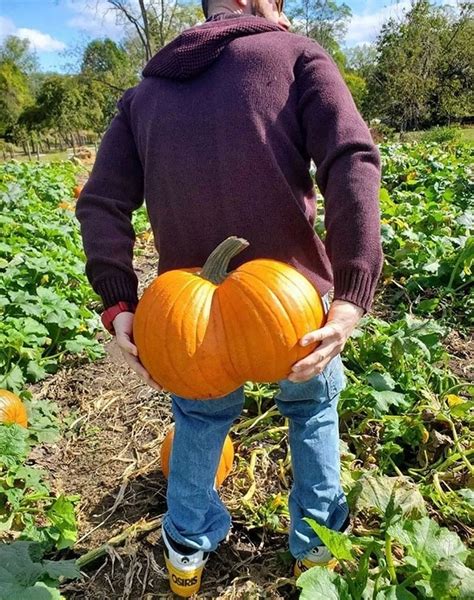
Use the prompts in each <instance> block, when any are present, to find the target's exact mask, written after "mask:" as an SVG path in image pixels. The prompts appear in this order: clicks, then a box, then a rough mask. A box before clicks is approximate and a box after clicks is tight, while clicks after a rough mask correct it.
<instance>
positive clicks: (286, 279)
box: [265, 261, 320, 312]
mask: <svg viewBox="0 0 474 600" xmlns="http://www.w3.org/2000/svg"><path fill="white" fill-rule="evenodd" d="M276 262H279V261H276ZM280 264H284V265H285V266H287V265H286V263H280ZM265 267H266V268H268V269H270V270H271V271H273V272H274V273H278V274H280V275H281V276H282V277H284V279H285V281H286V282H287V283H289V284H291V285H293V286H294V287H296V288H297V289H298V291H300V288H299V287H298V284H297V283H296V282H295V281H294V279H292V278H291V277H289V276H288V274H287V273H285V272H283V271H280V270H279V269H277V268H276V267H275V266H274V265H272V264H271V262H270V261H269V262H268V263H266V264H265ZM295 270H296V269H295ZM296 272H297V273H298V275H301V277H303V278H304V275H303V274H302V273H300V272H299V271H297V270H296ZM305 281H307V282H308V283H309V284H310V285H311V287H312V288H313V289H314V291H315V293H316V296H317V297H318V298H319V297H320V296H319V293H318V291H317V290H316V288H315V287H314V286H313V285H312V284H311V283H310V282H309V281H308V280H307V279H306V278H305ZM301 296H302V299H303V300H304V302H305V303H306V306H307V307H308V308H309V309H310V311H311V312H313V311H314V307H313V306H311V304H310V303H309V301H308V298H307V296H306V294H301Z"/></svg>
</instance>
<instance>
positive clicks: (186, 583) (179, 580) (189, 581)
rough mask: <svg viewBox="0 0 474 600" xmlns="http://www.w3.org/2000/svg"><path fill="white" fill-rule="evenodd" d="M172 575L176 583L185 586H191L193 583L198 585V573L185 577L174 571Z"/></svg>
mask: <svg viewBox="0 0 474 600" xmlns="http://www.w3.org/2000/svg"><path fill="white" fill-rule="evenodd" d="M171 577H172V579H173V581H174V583H176V585H182V586H183V587H190V586H191V585H196V583H197V582H198V578H197V575H195V576H194V577H192V578H191V579H184V578H183V577H178V576H177V575H175V574H174V573H172V574H171Z"/></svg>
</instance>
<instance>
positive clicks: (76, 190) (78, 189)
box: [73, 184, 83, 199]
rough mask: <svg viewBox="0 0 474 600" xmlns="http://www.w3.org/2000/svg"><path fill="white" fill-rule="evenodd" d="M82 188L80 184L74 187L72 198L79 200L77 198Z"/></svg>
mask: <svg viewBox="0 0 474 600" xmlns="http://www.w3.org/2000/svg"><path fill="white" fill-rule="evenodd" d="M82 187H83V186H82V185H80V184H78V185H76V186H74V190H73V193H74V198H76V199H77V198H79V196H80V195H81V192H82Z"/></svg>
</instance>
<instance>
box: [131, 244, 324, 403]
mask: <svg viewBox="0 0 474 600" xmlns="http://www.w3.org/2000/svg"><path fill="white" fill-rule="evenodd" d="M247 246H248V242H246V241H245V240H242V239H240V238H236V237H230V238H228V239H227V240H225V241H224V242H222V243H221V244H220V245H219V246H218V247H217V248H216V249H215V250H214V251H213V252H212V254H211V255H210V256H209V258H208V260H207V261H206V264H205V265H204V267H202V268H192V269H178V270H173V271H168V272H166V273H163V274H162V275H160V276H159V277H157V278H156V279H155V280H154V281H153V282H152V283H151V285H150V286H149V287H148V288H147V289H146V290H145V292H144V294H143V296H142V298H141V299H140V302H139V304H138V307H137V310H136V314H135V318H134V322H133V337H134V340H135V343H136V345H137V348H138V355H139V358H140V361H141V362H142V364H143V365H144V367H145V368H146V369H147V371H148V372H149V373H150V374H151V376H152V377H153V379H154V380H155V381H156V382H157V383H159V384H160V385H161V386H162V387H163V388H164V389H166V390H168V391H170V392H172V393H174V394H176V395H178V396H182V397H184V398H188V399H198V398H200V399H206V398H216V397H220V396H224V395H226V394H229V393H230V392H232V391H233V390H235V389H237V388H238V387H240V386H241V385H242V384H243V383H244V382H245V381H257V382H258V381H260V382H268V381H278V380H280V379H284V378H286V377H287V376H288V375H289V374H290V372H291V366H292V365H293V364H294V363H295V362H296V361H298V360H300V359H301V358H303V357H304V356H306V355H308V354H309V353H310V352H312V351H313V350H314V348H315V347H316V345H317V344H311V345H309V346H306V347H303V346H301V345H300V344H299V340H300V339H301V338H302V337H303V336H304V335H305V334H306V333H309V332H310V331H314V330H315V329H319V328H320V327H321V326H322V325H323V324H324V322H325V315H324V308H323V304H322V301H321V297H320V295H319V294H318V292H317V291H316V289H315V288H314V287H313V285H312V284H311V283H310V282H309V281H308V280H307V279H306V278H305V277H304V276H303V275H301V273H299V272H298V271H297V270H296V269H294V268H293V267H291V266H289V265H287V264H285V263H282V262H279V261H276V260H271V259H255V260H251V261H249V262H247V263H244V264H243V265H241V266H239V267H238V268H237V269H235V270H234V271H232V272H231V273H227V267H228V264H229V261H230V260H231V258H232V257H233V256H235V255H236V254H238V253H239V252H240V251H241V250H243V249H244V248H246V247H247Z"/></svg>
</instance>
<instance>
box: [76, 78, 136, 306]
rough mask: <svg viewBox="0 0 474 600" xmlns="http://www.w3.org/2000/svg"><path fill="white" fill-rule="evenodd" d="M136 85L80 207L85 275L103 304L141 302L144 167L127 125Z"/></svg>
mask: <svg viewBox="0 0 474 600" xmlns="http://www.w3.org/2000/svg"><path fill="white" fill-rule="evenodd" d="M132 95H133V88H132V89H130V90H127V91H126V92H125V94H124V95H123V96H122V98H121V99H120V100H119V102H118V104H117V106H118V109H119V110H118V113H117V115H116V116H115V117H114V119H113V120H112V122H111V124H110V126H109V128H108V130H107V131H106V133H105V134H104V137H103V138H102V142H101V144H100V147H99V150H98V152H97V157H96V161H95V163H94V167H93V169H92V172H91V175H90V177H89V179H88V181H87V183H86V185H85V186H84V188H83V190H82V192H81V194H80V196H79V199H78V201H77V205H76V217H77V219H78V220H79V222H80V225H81V234H82V240H83V245H84V251H85V254H86V259H87V260H86V275H87V277H88V279H89V281H90V283H91V285H92V287H93V289H94V290H95V291H96V292H97V293H98V294H99V296H100V297H101V298H102V301H103V304H104V307H105V308H108V307H109V306H112V305H114V304H116V303H117V302H119V301H128V302H137V287H138V278H137V276H136V273H135V271H134V269H133V246H134V243H135V231H134V229H133V226H132V221H131V217H132V212H133V211H134V210H136V209H138V208H139V207H140V206H141V205H142V204H143V170H142V165H141V162H140V158H139V156H138V152H137V148H136V145H135V141H134V138H133V134H132V131H131V129H130V125H129V119H128V108H129V100H130V98H131V96H132Z"/></svg>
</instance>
